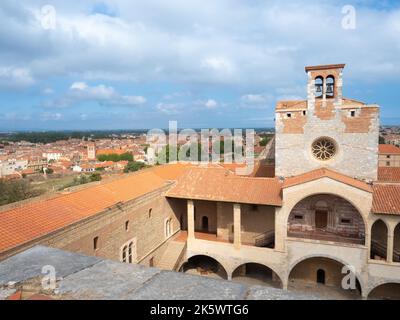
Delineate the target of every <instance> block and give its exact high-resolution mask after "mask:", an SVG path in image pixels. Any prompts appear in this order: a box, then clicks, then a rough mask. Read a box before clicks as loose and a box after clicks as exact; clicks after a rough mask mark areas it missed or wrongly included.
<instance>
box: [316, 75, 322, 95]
mask: <svg viewBox="0 0 400 320" xmlns="http://www.w3.org/2000/svg"><path fill="white" fill-rule="evenodd" d="M323 89H324V78H322V77H316V78H315V97H316V98H322V96H323V94H324V93H323Z"/></svg>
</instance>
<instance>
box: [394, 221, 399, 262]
mask: <svg viewBox="0 0 400 320" xmlns="http://www.w3.org/2000/svg"><path fill="white" fill-rule="evenodd" d="M393 262H397V263H399V262H400V223H398V224H397V226H396V227H395V228H394V231H393Z"/></svg>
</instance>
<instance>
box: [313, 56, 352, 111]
mask: <svg viewBox="0 0 400 320" xmlns="http://www.w3.org/2000/svg"><path fill="white" fill-rule="evenodd" d="M345 66H346V65H345V64H331V65H323V66H311V67H306V68H305V69H306V73H307V76H308V82H307V101H308V106H309V110H314V109H315V108H316V107H326V106H328V105H329V104H330V105H332V104H333V105H334V106H336V107H339V106H341V105H342V103H343V69H344V67H345Z"/></svg>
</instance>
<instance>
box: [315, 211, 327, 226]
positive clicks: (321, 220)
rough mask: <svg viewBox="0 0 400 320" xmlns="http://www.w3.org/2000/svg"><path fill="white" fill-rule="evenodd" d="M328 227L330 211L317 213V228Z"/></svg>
mask: <svg viewBox="0 0 400 320" xmlns="http://www.w3.org/2000/svg"><path fill="white" fill-rule="evenodd" d="M327 226H328V211H325V210H316V211H315V227H316V228H317V229H325V228H326V227H327Z"/></svg>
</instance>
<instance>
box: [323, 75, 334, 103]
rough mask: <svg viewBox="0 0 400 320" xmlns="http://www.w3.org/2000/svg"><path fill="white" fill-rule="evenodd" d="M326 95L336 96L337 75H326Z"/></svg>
mask: <svg viewBox="0 0 400 320" xmlns="http://www.w3.org/2000/svg"><path fill="white" fill-rule="evenodd" d="M325 84H326V97H327V98H328V99H329V98H334V97H335V77H334V76H328V77H326V83H325Z"/></svg>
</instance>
